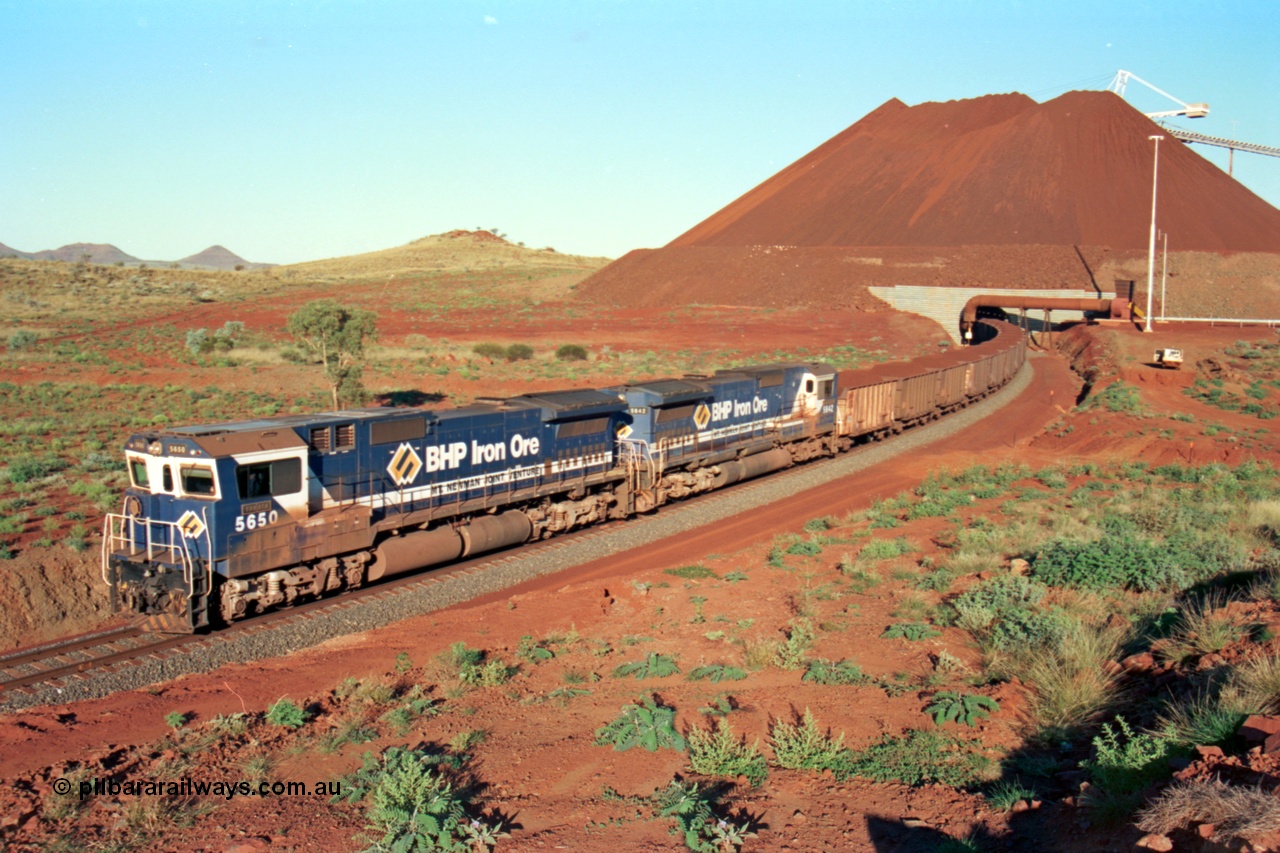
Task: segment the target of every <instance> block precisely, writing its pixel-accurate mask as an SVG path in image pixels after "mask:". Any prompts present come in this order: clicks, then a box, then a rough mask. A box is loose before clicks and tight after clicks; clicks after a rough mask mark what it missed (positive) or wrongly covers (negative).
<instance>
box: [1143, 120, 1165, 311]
mask: <svg viewBox="0 0 1280 853" xmlns="http://www.w3.org/2000/svg"><path fill="white" fill-rule="evenodd" d="M1147 139H1150V140H1152V141H1154V142H1155V144H1156V157H1155V162H1154V163H1153V165H1152V167H1151V245H1150V248H1149V249H1148V251H1147V327H1146V328H1145V329H1143V331H1144V332H1150V331H1151V291H1152V290H1153V289H1154V288H1155V283H1156V181H1157V180H1158V179H1159V177H1160V140H1161V139H1164V137H1163V136H1148V137H1147Z"/></svg>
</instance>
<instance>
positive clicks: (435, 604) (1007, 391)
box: [0, 366, 1032, 711]
mask: <svg viewBox="0 0 1280 853" xmlns="http://www.w3.org/2000/svg"><path fill="white" fill-rule="evenodd" d="M1031 375H1032V370H1031V368H1030V366H1027V367H1025V368H1024V369H1023V370H1022V372H1021V373H1019V374H1018V376H1016V377H1014V379H1013V381H1012V382H1010V383H1009V384H1008V385H1007V386H1006V387H1005V388H1004V389H1003V390H1001V391H1000V392H999V393H997V394H995V395H993V396H992V397H989V398H987V399H986V400H983V401H982V402H981V403H978V404H976V405H974V406H971V407H969V408H968V409H965V410H963V411H961V412H957V413H956V414H954V415H951V416H950V417H947V418H944V419H942V420H940V421H936V422H934V423H932V424H929V425H927V426H923V427H917V428H915V429H913V430H909V431H907V432H905V433H903V434H902V435H900V436H898V437H897V438H895V439H893V440H891V441H887V442H882V443H879V444H872V445H867V446H864V447H862V448H860V449H858V450H857V451H855V452H854V453H851V454H848V455H846V456H842V457H839V458H837V459H834V460H829V461H824V462H820V463H817V464H812V465H806V466H802V467H800V468H797V469H795V470H792V471H787V472H783V473H780V474H774V475H771V476H766V477H764V478H762V479H760V480H756V481H751V482H748V483H746V484H743V485H742V486H738V487H735V488H732V489H729V490H728V491H726V492H724V493H721V494H718V495H711V496H707V497H704V498H702V499H700V500H698V501H696V502H691V503H688V504H683V505H681V504H675V505H669V506H667V507H664V508H663V509H662V510H660V511H659V512H658V513H657V514H655V515H653V516H651V517H646V518H644V519H641V520H638V521H634V522H628V523H626V524H622V525H618V526H612V527H610V528H609V529H606V530H600V531H595V532H592V533H588V534H586V535H579V536H575V537H572V538H570V539H567V540H565V541H564V542H563V543H560V544H558V545H556V546H554V547H549V548H542V549H539V550H537V551H536V552H535V553H521V552H520V551H516V552H513V553H511V554H504V555H500V556H498V557H496V558H494V559H493V560H491V561H488V562H486V563H484V564H483V565H479V566H476V567H474V568H471V569H467V570H464V571H462V572H457V573H453V574H450V575H448V576H445V577H440V576H435V577H433V576H431V575H426V576H424V577H423V578H422V579H421V581H420V582H417V583H414V584H413V585H410V586H404V587H400V588H398V589H397V590H395V591H390V592H388V594H386V595H376V596H371V597H368V598H365V599H362V600H360V601H355V602H349V601H348V602H344V601H343V600H342V599H341V598H339V599H336V600H335V603H334V604H332V605H330V606H329V607H327V608H324V609H322V610H320V611H318V612H312V613H309V614H308V615H307V616H305V617H302V616H299V617H298V618H294V619H289V620H285V621H282V622H279V623H276V624H274V625H271V626H266V627H263V628H262V629H261V630H254V631H246V632H234V633H230V634H227V635H225V636H219V635H217V634H215V635H213V636H210V637H208V638H206V639H204V640H202V641H200V642H198V643H195V644H193V645H189V646H184V647H183V648H182V651H181V652H180V653H177V654H173V653H169V654H165V655H164V656H163V657H160V658H158V659H157V658H143V659H142V660H140V661H138V662H136V663H134V662H130V664H129V665H127V666H124V667H122V668H121V669H119V670H118V671H110V672H104V673H86V674H84V676H82V677H80V678H74V679H70V680H69V681H68V683H64V684H62V685H61V686H52V685H50V686H42V687H39V688H36V689H35V690H34V691H33V692H32V693H30V694H25V695H23V694H14V695H6V694H0V711H17V710H21V709H23V708H29V707H33V706H36V705H50V704H62V703H66V702H74V701H79V700H83V699H93V698H98V697H101V696H106V695H108V694H111V693H114V692H117V691H120V690H134V689H137V688H140V687H144V686H146V685H149V684H155V683H158V682H161V681H167V680H169V679H173V678H177V677H178V676H180V675H189V674H194V673H202V672H210V671H212V670H214V669H217V668H218V667H220V666H222V665H224V664H228V663H246V662H250V661H255V660H262V659H265V658H271V657H278V656H281V655H285V654H289V653H290V652H294V651H297V650H299V649H305V648H309V647H311V646H315V645H318V644H320V643H322V642H324V641H326V640H330V639H333V638H335V637H341V636H346V635H349V634H356V633H360V632H362V631H367V630H370V629H373V628H379V627H382V626H384V625H389V624H391V623H393V622H397V621H400V620H402V619H407V618H409V617H411V616H418V615H421V614H423V613H429V612H431V611H434V610H440V609H443V608H445V607H449V606H452V605H454V604H458V603H461V602H464V601H468V600H470V599H472V598H475V597H477V596H480V595H484V594H486V593H491V592H496V591H498V590H502V589H507V588H509V587H512V586H515V585H517V584H519V583H521V582H523V581H526V580H529V579H531V578H534V577H538V576H540V575H546V574H551V573H552V572H557V571H562V570H565V569H569V568H572V567H573V566H577V565H581V564H583V563H587V562H590V561H592V560H597V559H600V558H602V557H607V556H610V555H613V554H618V553H621V552H624V551H629V550H631V549H633V548H638V547H641V546H643V545H647V544H650V543H653V542H657V541H659V540H661V539H665V538H667V537H668V536H673V535H675V534H678V533H681V532H684V531H687V530H692V529H695V528H698V527H702V526H703V525H706V524H710V523H712V522H715V521H719V520H721V519H724V518H730V517H732V516H734V515H738V514H739V513H742V512H745V511H747V510H751V509H755V508H757V507H761V506H765V505H767V504H770V503H774V502H776V501H779V500H782V499H784V498H788V497H790V496H792V495H794V494H796V493H797V492H802V491H804V490H806V489H809V488H813V487H814V486H818V485H821V484H823V483H827V482H830V481H832V480H836V479H839V478H840V477H843V476H846V475H848V474H852V473H854V472H857V471H860V470H862V469H864V468H868V467H871V466H872V465H877V464H879V463H881V462H885V461H887V460H889V459H893V458H894V457H897V456H900V455H902V454H904V453H907V452H910V451H912V450H915V449H917V448H920V447H923V446H924V445H927V444H930V443H932V442H934V441H937V440H938V439H940V438H944V437H946V436H949V435H951V434H953V433H955V432H958V431H960V430H962V429H964V428H966V427H968V426H971V425H973V424H974V423H977V422H978V421H980V420H982V419H983V418H986V417H989V416H990V415H992V414H994V413H995V412H996V411H998V410H999V409H1000V408H1002V407H1004V406H1005V405H1007V404H1008V403H1009V402H1011V401H1012V400H1013V399H1015V398H1016V397H1017V396H1018V395H1020V394H1021V393H1022V392H1023V390H1025V389H1026V387H1027V386H1028V385H1029V384H1030V382H1031Z"/></svg>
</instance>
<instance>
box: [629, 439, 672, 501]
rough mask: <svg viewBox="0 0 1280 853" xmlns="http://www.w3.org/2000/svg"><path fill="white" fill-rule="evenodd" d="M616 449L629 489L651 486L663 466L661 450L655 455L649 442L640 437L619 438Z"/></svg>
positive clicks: (656, 480) (635, 490) (638, 489)
mask: <svg viewBox="0 0 1280 853" xmlns="http://www.w3.org/2000/svg"><path fill="white" fill-rule="evenodd" d="M618 449H619V451H620V452H619V454H618V455H619V458H620V459H621V461H622V464H623V465H624V466H625V468H626V472H627V484H628V485H629V486H630V487H631V491H633V492H637V491H640V490H641V489H644V488H651V487H652V486H653V485H655V484H656V483H657V482H658V479H659V476H660V475H661V472H662V468H663V464H662V462H663V460H662V457H663V453H662V451H658V454H657V456H655V455H654V453H653V449H652V448H651V447H650V446H649V442H647V441H645V440H644V439H641V438H620V439H618Z"/></svg>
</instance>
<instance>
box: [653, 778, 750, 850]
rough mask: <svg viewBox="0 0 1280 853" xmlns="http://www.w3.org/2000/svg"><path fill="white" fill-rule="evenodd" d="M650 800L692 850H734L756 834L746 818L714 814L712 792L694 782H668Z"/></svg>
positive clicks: (713, 796) (713, 795) (685, 844)
mask: <svg viewBox="0 0 1280 853" xmlns="http://www.w3.org/2000/svg"><path fill="white" fill-rule="evenodd" d="M653 803H654V807H655V809H656V810H657V812H658V814H659V815H660V816H662V817H670V818H674V819H675V822H676V826H675V829H674V834H676V835H679V836H680V838H681V840H682V841H684V846H685V847H686V848H688V849H689V850H692V851H694V853H735V851H737V850H739V849H741V847H742V845H743V843H744V842H745V841H746V840H747V839H748V838H755V836H756V834H755V833H754V832H752V831H751V826H752V822H751V819H750V818H748V819H747V820H744V821H742V822H741V823H737V822H735V821H736V820H737V819H736V818H735V819H734V821H730V820H728V819H727V818H724V817H719V816H718V815H716V813H715V811H714V810H713V808H712V806H713V805H714V804H715V794H714V792H713V791H712V790H711V789H709V788H702V787H700V786H699V785H698V784H697V783H696V782H690V783H689V784H688V785H687V786H686V785H682V784H680V783H679V782H672V783H671V784H670V785H668V786H667V788H666V790H663V791H660V792H656V793H655V794H654V797H653Z"/></svg>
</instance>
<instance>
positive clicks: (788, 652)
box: [773, 619, 813, 669]
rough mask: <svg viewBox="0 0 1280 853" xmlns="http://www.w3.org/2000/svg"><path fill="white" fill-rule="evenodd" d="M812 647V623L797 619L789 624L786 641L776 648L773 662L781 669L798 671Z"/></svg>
mask: <svg viewBox="0 0 1280 853" xmlns="http://www.w3.org/2000/svg"><path fill="white" fill-rule="evenodd" d="M812 646H813V623H811V622H810V621H809V620H808V619H797V620H795V621H794V622H792V623H791V626H790V630H789V631H788V632H787V641H786V642H785V643H782V644H780V645H779V646H778V650H777V653H776V654H775V655H774V658H773V662H774V664H775V665H776V666H779V667H781V668H782V669H800V667H802V666H804V661H805V654H806V653H807V652H808V651H809V649H810V648H811V647H812Z"/></svg>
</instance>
